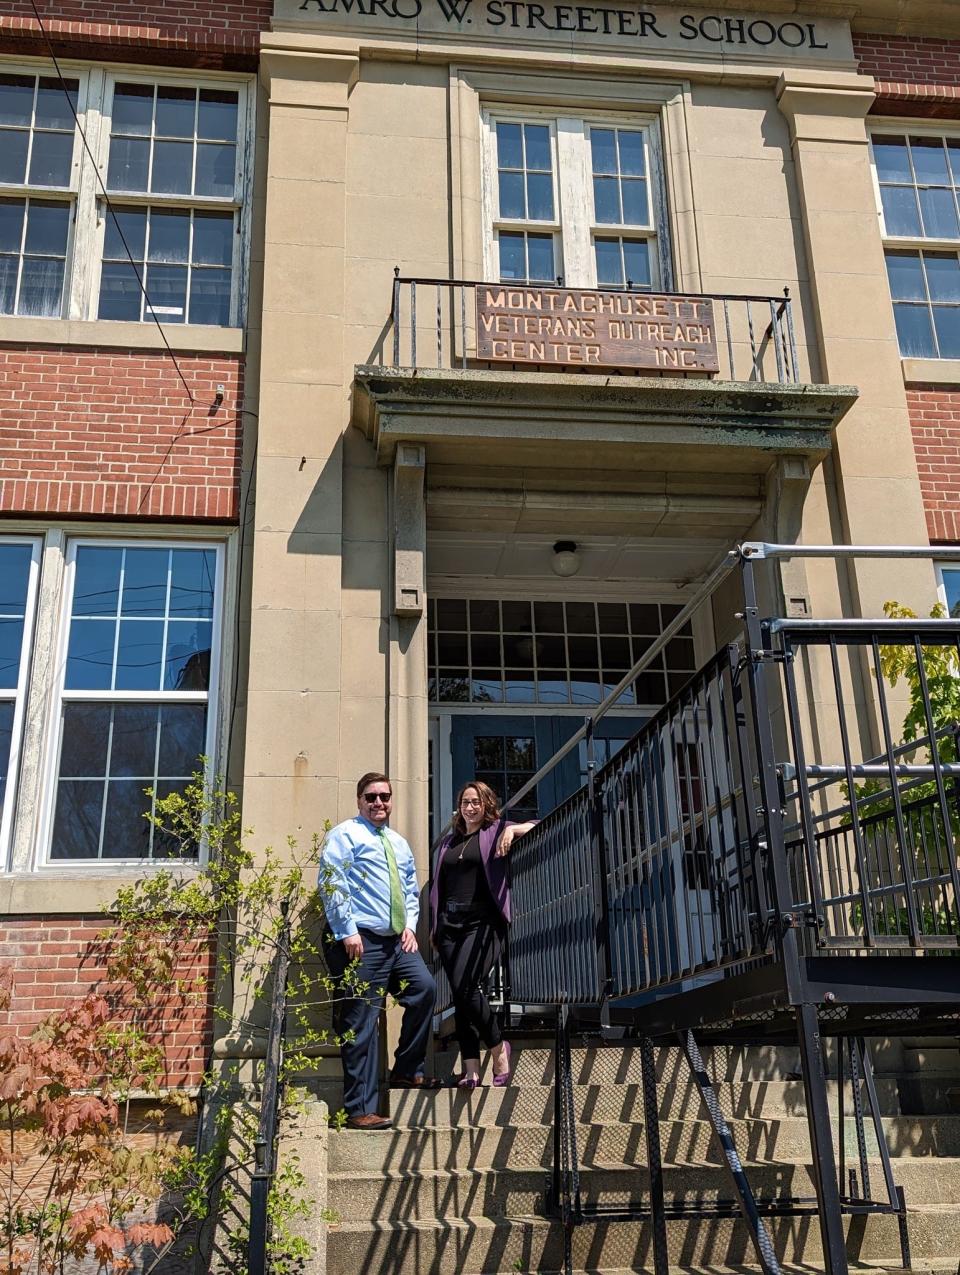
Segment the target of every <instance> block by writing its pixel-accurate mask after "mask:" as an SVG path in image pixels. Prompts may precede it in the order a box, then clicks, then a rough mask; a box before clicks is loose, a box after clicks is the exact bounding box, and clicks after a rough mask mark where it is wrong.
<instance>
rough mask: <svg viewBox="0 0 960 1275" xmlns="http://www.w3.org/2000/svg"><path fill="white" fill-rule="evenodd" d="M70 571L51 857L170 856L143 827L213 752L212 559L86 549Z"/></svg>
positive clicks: (215, 614) (215, 611)
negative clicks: (158, 801) (160, 802)
mask: <svg viewBox="0 0 960 1275" xmlns="http://www.w3.org/2000/svg"><path fill="white" fill-rule="evenodd" d="M70 561H71V563H72V588H71V590H70V598H69V619H68V632H67V635H66V647H65V660H64V674H63V686H62V691H61V696H60V713H59V731H58V746H57V752H56V755H57V770H56V776H55V793H54V798H53V813H52V819H51V824H52V828H51V837H50V850H49V858H50V859H51V861H63V860H70V861H78V860H114V861H116V860H130V859H150V858H153V859H157V858H164V857H168V856H169V855H171V854H174V853H179V852H180V851H179V849H178V848H177V847H176V846H173V845H170V844H168V843H167V841H166V840H165V838H164V836H163V835H162V834H161V833H159V832H157V831H156V830H155V829H154V828H153V826H152V825H151V823H150V822H149V820H148V819H147V818H146V817H145V816H146V815H147V814H148V813H149V812H150V811H151V810H152V807H153V803H154V802H155V800H156V797H158V796H160V797H162V796H164V795H166V794H167V793H169V792H171V791H173V790H176V789H182V788H183V786H184V785H185V784H186V783H187V781H188V780H189V779H190V777H191V776H192V775H193V774H194V773H195V772H196V771H197V770H198V769H199V765H200V763H199V758H200V757H202V756H206V755H208V754H209V753H210V751H211V749H210V746H209V742H208V741H209V737H210V727H211V719H210V695H211V675H210V671H211V665H212V666H213V667H214V668H215V667H216V645H217V643H216V630H217V626H218V623H219V604H218V594H219V584H218V552H217V550H216V548H214V547H213V546H194V545H153V544H151V545H142V544H137V545H129V544H128V545H116V544H96V543H91V542H89V541H84V542H80V543H75V544H74V545H73V546H72V548H71V553H70ZM147 789H150V790H152V791H153V793H154V794H155V795H154V796H153V797H152V798H151V797H148V796H147V793H146V790H147Z"/></svg>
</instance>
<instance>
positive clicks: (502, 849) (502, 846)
mask: <svg viewBox="0 0 960 1275" xmlns="http://www.w3.org/2000/svg"><path fill="white" fill-rule="evenodd" d="M516 835H517V829H516V825H512V826H511V827H509V828H504V830H503V832H501V833H500V839H499V841H498V842H497V849H496V852H495V853H496V856H497V858H498V859H502V858H503V856H504V855H505V854H509V853H510V847H511V846H512V845H513V839H514V837H515V836H516Z"/></svg>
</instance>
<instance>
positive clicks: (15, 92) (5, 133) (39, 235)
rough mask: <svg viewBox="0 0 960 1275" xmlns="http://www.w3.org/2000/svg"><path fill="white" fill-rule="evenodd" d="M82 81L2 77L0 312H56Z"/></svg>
mask: <svg viewBox="0 0 960 1275" xmlns="http://www.w3.org/2000/svg"><path fill="white" fill-rule="evenodd" d="M79 91H80V82H79V80H77V79H75V78H65V79H64V83H63V84H62V85H61V83H60V80H59V79H58V78H56V77H54V76H49V75H34V74H31V75H9V74H0V314H23V315H35V316H42V317H47V318H50V317H54V318H55V317H58V316H59V315H60V314H61V312H62V307H63V295H64V280H65V276H66V260H67V245H68V239H69V234H70V222H71V216H72V213H73V208H74V202H75V199H76V192H77V180H78V168H77V166H76V165H75V163H74V150H75V146H76V137H75V131H76V128H75V123H74V115H73V112H74V111H75V110H76V109H77V107H78V104H79Z"/></svg>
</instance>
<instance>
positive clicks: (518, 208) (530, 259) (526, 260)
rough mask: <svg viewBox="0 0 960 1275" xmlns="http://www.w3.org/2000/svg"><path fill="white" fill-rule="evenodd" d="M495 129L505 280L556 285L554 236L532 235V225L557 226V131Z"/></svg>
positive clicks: (502, 124) (509, 124)
mask: <svg viewBox="0 0 960 1275" xmlns="http://www.w3.org/2000/svg"><path fill="white" fill-rule="evenodd" d="M495 128H496V150H497V225H498V230H497V238H498V243H499V251H500V277H501V279H511V280H516V281H517V282H531V283H533V282H546V283H553V282H554V281H555V278H556V274H557V264H556V258H555V252H554V240H555V233H554V230H553V229H551V230H549V231H543V230H540V231H537V230H530V229H526V226H527V225H529V224H530V223H539V224H541V225H544V226H551V227H553V226H556V225H557V222H556V204H557V198H556V192H555V190H554V139H553V129H552V127H551V126H550V125H548V124H535V123H518V122H516V121H513V120H498V121H497V123H496V125H495Z"/></svg>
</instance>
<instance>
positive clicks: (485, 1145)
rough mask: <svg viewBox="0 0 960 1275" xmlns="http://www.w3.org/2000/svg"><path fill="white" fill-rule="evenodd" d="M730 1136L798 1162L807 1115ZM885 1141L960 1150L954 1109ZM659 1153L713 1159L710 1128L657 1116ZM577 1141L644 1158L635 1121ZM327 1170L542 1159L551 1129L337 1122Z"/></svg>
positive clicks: (628, 1158)
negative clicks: (370, 1127) (370, 1128)
mask: <svg viewBox="0 0 960 1275" xmlns="http://www.w3.org/2000/svg"><path fill="white" fill-rule="evenodd" d="M729 1124H730V1129H731V1132H732V1133H733V1137H734V1142H735V1144H736V1147H737V1150H738V1152H739V1154H740V1155H741V1156H742V1157H743V1158H744V1159H749V1160H753V1161H759V1160H781V1161H787V1162H795V1163H806V1162H807V1160H808V1159H809V1156H810V1141H809V1137H808V1134H807V1122H806V1119H805V1118H803V1117H792V1116H787V1117H783V1118H781V1119H776V1120H764V1119H759V1120H755V1119H747V1120H731V1121H730V1122H729ZM866 1132H867V1139H868V1141H867V1146H868V1150H869V1151H870V1152H871V1154H872V1153H874V1152H876V1150H877V1148H876V1143H875V1139H874V1136H873V1130H872V1127H871V1126H870V1125H868V1126H867V1130H866ZM884 1133H885V1137H886V1142H887V1146H888V1147H889V1148H890V1152H891V1154H892V1155H893V1156H895V1157H898V1158H899V1157H904V1158H907V1157H918V1158H923V1159H928V1158H929V1157H934V1156H960V1116H892V1117H887V1118H885V1119H884ZM660 1135H661V1145H662V1148H663V1157H664V1159H665V1160H671V1161H679V1162H692V1161H695V1160H700V1159H702V1160H704V1161H708V1162H712V1163H718V1162H719V1153H718V1152H717V1151H716V1148H715V1147H714V1145H713V1141H712V1136H711V1129H710V1126H709V1124H708V1123H707V1122H706V1121H704V1120H664V1121H663V1122H661V1125H660ZM845 1145H846V1148H847V1152H848V1154H849V1155H851V1156H853V1155H855V1154H856V1132H855V1129H854V1124H853V1121H852V1120H847V1121H846V1123H845ZM577 1149H578V1153H579V1155H580V1157H581V1159H582V1160H583V1161H584V1162H585V1163H588V1164H589V1163H597V1162H606V1163H619V1164H644V1163H646V1157H647V1152H646V1140H645V1138H644V1133H643V1126H642V1124H640V1123H639V1122H637V1123H633V1122H629V1121H610V1122H607V1123H604V1124H599V1123H598V1124H582V1123H581V1124H580V1125H578V1129H577ZM329 1156H330V1172H331V1173H350V1172H353V1171H357V1172H376V1171H387V1170H395V1169H398V1168H403V1169H416V1168H422V1169H444V1168H447V1169H455V1168H458V1167H459V1168H462V1169H483V1168H491V1167H493V1168H503V1167H506V1166H507V1165H511V1166H513V1167H515V1168H534V1167H537V1166H541V1167H544V1168H545V1167H547V1166H548V1165H549V1164H550V1163H551V1162H552V1158H553V1130H552V1127H551V1125H549V1124H523V1125H511V1126H506V1125H501V1126H477V1125H475V1124H468V1123H466V1122H463V1123H461V1124H460V1125H458V1126H456V1127H445V1126H434V1125H430V1126H427V1127H425V1128H422V1129H392V1130H389V1131H386V1132H384V1133H377V1134H369V1133H360V1132H357V1131H355V1130H350V1129H344V1130H341V1131H340V1132H338V1133H331V1135H330V1141H329Z"/></svg>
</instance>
